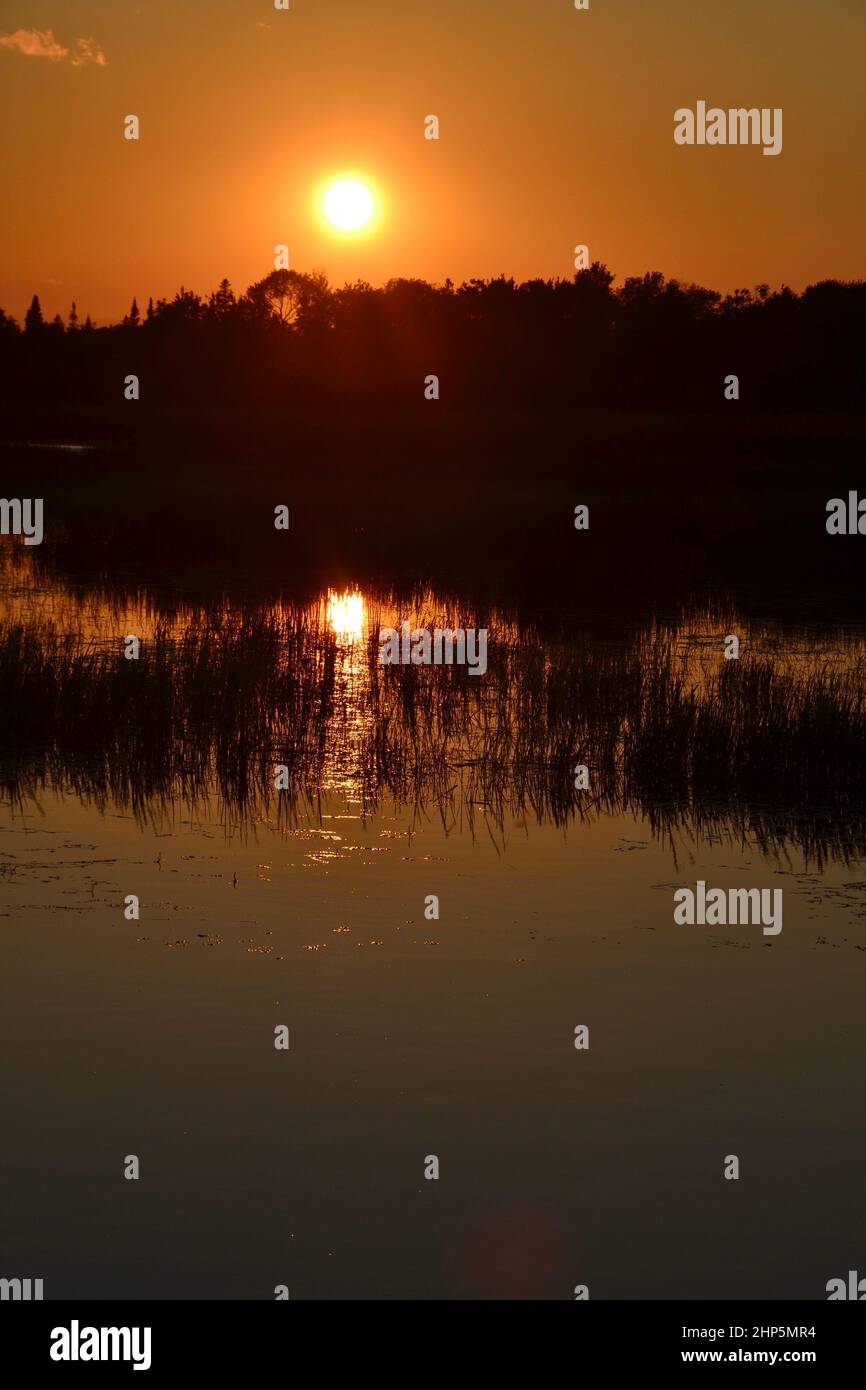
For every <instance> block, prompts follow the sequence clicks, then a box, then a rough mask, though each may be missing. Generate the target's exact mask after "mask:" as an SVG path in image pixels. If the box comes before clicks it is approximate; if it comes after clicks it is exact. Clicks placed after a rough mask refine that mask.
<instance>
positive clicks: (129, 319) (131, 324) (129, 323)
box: [123, 297, 141, 328]
mask: <svg viewBox="0 0 866 1390" xmlns="http://www.w3.org/2000/svg"><path fill="white" fill-rule="evenodd" d="M140 322H141V314H140V313H139V312H138V304H137V303H136V301H135V298H134V297H133V300H132V304H131V306H130V310H129V313H128V314H127V316H126V318H125V319H124V320H123V326H124V328H137V327H138V325H139V323H140Z"/></svg>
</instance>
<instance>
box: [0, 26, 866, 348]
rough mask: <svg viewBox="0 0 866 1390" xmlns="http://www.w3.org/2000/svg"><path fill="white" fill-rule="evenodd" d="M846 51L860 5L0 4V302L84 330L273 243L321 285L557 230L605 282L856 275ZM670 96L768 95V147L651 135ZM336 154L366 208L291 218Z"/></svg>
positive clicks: (447, 262)
mask: <svg viewBox="0 0 866 1390" xmlns="http://www.w3.org/2000/svg"><path fill="white" fill-rule="evenodd" d="M864 59H866V0H729V3H724V0H716V3H713V4H710V3H697V0H653V3H647V0H589V9H588V10H585V11H578V10H575V8H574V3H573V0H290V9H289V10H288V11H277V10H275V8H274V0H183V3H180V0H147V3H146V4H144V3H142V4H140V5H136V4H135V3H134V0H133V2H132V3H121V2H120V0H62V3H57V2H56V0H55V3H48V0H21V2H20V3H18V2H17V0H0V169H2V179H3V189H4V198H3V206H2V210H0V306H2V307H3V308H4V309H5V310H6V311H7V312H9V313H12V314H14V315H15V316H16V317H17V318H19V319H20V318H21V317H22V316H23V313H24V311H25V309H26V307H27V304H28V303H29V302H30V298H31V296H32V295H33V294H34V293H38V294H39V296H40V300H41V302H42V305H43V309H44V311H45V312H46V314H47V315H48V316H53V314H55V313H56V312H60V313H62V314H63V315H64V316H65V315H66V314H67V313H68V310H69V306H70V302H71V301H72V300H73V299H74V300H75V301H76V302H77V306H78V312H79V315H80V316H81V317H82V318H83V317H84V315H85V314H87V313H89V314H90V315H91V316H92V317H93V318H94V319H95V320H96V321H97V322H101V323H104V322H107V321H110V320H113V319H116V318H119V317H120V316H122V314H123V313H125V312H126V310H127V308H128V306H129V303H130V301H131V299H132V296H133V295H135V296H136V297H137V299H138V302H139V304H140V305H141V304H143V303H144V304H146V302H147V298H148V296H149V295H152V296H153V297H154V299H156V298H158V297H162V296H165V297H169V296H171V295H173V294H174V292H175V291H176V290H177V289H178V288H179V287H180V286H181V285H184V286H185V287H186V288H188V289H193V290H197V291H199V292H201V293H207V292H208V291H210V290H211V289H213V288H214V287H215V286H216V285H217V283H218V282H219V281H220V280H221V279H222V278H223V276H227V277H228V278H229V279H230V280H231V282H232V284H233V286H234V287H235V289H236V290H237V291H241V290H243V289H245V288H246V286H247V285H248V284H250V283H251V282H252V281H254V280H256V279H260V278H261V277H262V276H263V275H266V274H267V273H268V272H269V271H270V270H272V269H273V268H274V247H275V246H276V245H278V244H285V245H287V246H288V248H289V263H290V265H291V267H292V268H293V269H296V270H310V269H313V268H320V269H324V270H325V271H326V272H327V274H328V276H329V279H330V280H331V282H332V283H333V284H338V285H339V284H342V283H343V282H344V281H355V280H357V279H363V280H367V281H369V282H371V283H372V284H381V283H383V282H384V281H386V280H387V279H389V278H391V277H392V276H420V277H423V278H425V279H428V280H432V281H437V282H441V281H443V280H444V279H445V278H446V277H451V279H452V280H454V281H457V282H459V281H461V280H463V279H468V278H470V277H472V276H491V275H498V274H500V273H504V274H506V275H514V276H515V277H516V278H518V279H528V278H531V277H534V276H556V275H561V276H570V275H572V274H573V273H574V248H575V246H576V245H577V244H578V243H580V244H585V245H587V246H588V248H589V254H590V257H591V259H593V260H595V259H598V260H601V261H604V262H605V263H606V264H607V265H608V267H609V268H610V269H611V270H612V271H613V272H614V274H615V275H616V277H617V279H618V280H621V279H622V278H624V277H625V276H626V275H637V274H642V273H643V272H644V271H647V270H661V271H663V272H664V273H665V274H666V275H669V276H673V277H676V278H678V279H681V280H685V281H695V282H697V283H700V284H704V285H708V286H710V287H712V288H715V289H721V290H723V291H727V290H732V289H734V288H737V287H739V286H752V285H755V284H758V283H761V282H767V283H769V284H771V285H773V286H776V285H780V284H783V283H785V284H789V285H791V286H792V287H793V288H794V289H801V288H802V287H803V286H804V285H806V284H808V283H810V282H813V281H815V280H819V279H825V278H829V277H837V278H840V279H859V278H863V277H864V275H866V266H864V259H866V258H864V250H863V248H864V245H866V198H864V196H863V191H864V186H866V180H864V174H866V154H864V151H866V139H864V137H866V97H864V83H863V76H862V74H863V69H864ZM699 100H701V101H706V102H707V104H708V105H709V106H719V107H722V108H728V107H738V106H747V107H753V106H754V107H759V108H764V107H768V108H776V107H781V108H782V110H783V148H782V152H781V154H779V155H778V156H776V157H766V156H764V155H763V154H762V150H761V148H760V147H754V146H725V147H709V146H678V145H677V144H675V142H674V139H673V132H674V112H675V110H676V109H678V108H680V107H686V106H688V107H692V108H694V107H695V106H696V103H697V102H698V101H699ZM129 114H135V115H137V116H138V117H139V120H140V126H141V134H140V139H139V140H138V141H129V140H125V139H124V138H123V124H124V117H125V116H127V115H129ZM428 115H436V116H438V118H439V122H440V138H439V139H438V140H437V141H433V140H425V138H424V120H425V117H426V116H428ZM347 170H351V171H359V172H361V173H363V174H365V175H366V176H367V177H368V178H369V179H370V180H372V182H373V185H374V187H375V189H376V191H377V193H378V195H379V197H380V200H381V205H380V206H381V215H380V217H379V218H378V220H377V224H376V229H375V230H374V231H373V232H371V233H370V234H369V235H367V236H364V237H361V238H354V239H351V240H348V239H346V238H338V237H336V236H333V235H331V234H329V233H328V232H327V231H326V230H325V228H324V227H323V226H322V224H321V220H320V219H319V218H318V217H317V216H316V215H315V211H314V195H315V192H316V190H317V189H318V188H319V187H320V186H321V184H322V182H323V181H324V180H326V179H327V178H328V177H329V176H331V175H332V174H334V175H336V174H338V173H341V172H344V171H347Z"/></svg>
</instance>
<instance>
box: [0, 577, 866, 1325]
mask: <svg viewBox="0 0 866 1390" xmlns="http://www.w3.org/2000/svg"><path fill="white" fill-rule="evenodd" d="M4 573H5V585H4V609H3V612H4V624H5V627H4V632H5V633H6V637H7V642H6V646H5V647H4V663H5V675H4V680H5V682H6V683H5V684H4V691H5V697H6V703H7V710H6V711H4V719H6V714H7V712H11V713H10V717H9V719H6V722H7V726H9V724H10V721H11V727H12V732H13V733H15V735H16V737H15V738H14V739H13V738H12V737H11V734H10V733H9V729H8V727H7V736H6V739H5V742H4V744H3V787H4V798H3V805H2V817H0V878H2V909H0V918H2V923H0V925H2V930H0V951H2V963H0V977H2V980H3V990H2V997H3V1007H2V1014H0V1018H2V1022H0V1030H2V1032H0V1046H2V1052H3V1056H4V1060H5V1065H4V1067H3V1069H2V1080H0V1092H2V1105H3V1113H4V1115H5V1116H6V1126H5V1139H4V1144H3V1148H2V1160H0V1172H2V1183H3V1190H4V1192H6V1193H7V1196H8V1195H10V1194H11V1195H12V1197H13V1200H11V1201H9V1202H8V1203H7V1206H6V1213H5V1217H4V1222H3V1231H2V1237H0V1243H2V1264H3V1272H4V1273H8V1274H10V1275H11V1274H19V1275H21V1276H31V1277H42V1278H44V1280H45V1293H46V1297H70V1296H81V1297H86V1298H87V1297H94V1298H96V1297H116V1298H147V1297H171V1298H264V1299H269V1298H272V1297H273V1292H274V1286H275V1285H277V1284H286V1285H288V1287H289V1289H290V1292H291V1297H292V1298H293V1299H294V1298H352V1297H359V1296H360V1297H366V1298H401V1297H420V1298H455V1297H456V1298H477V1297H521V1296H522V1297H545V1298H564V1299H568V1298H571V1297H573V1289H574V1286H575V1285H576V1284H587V1285H588V1286H589V1290H590V1296H591V1297H592V1298H616V1297H625V1298H638V1297H641V1298H670V1297H691V1298H706V1297H710V1298H729V1297H730V1298H736V1297H745V1298H823V1297H825V1296H826V1295H825V1291H824V1289H825V1284H826V1282H827V1280H828V1279H830V1278H832V1277H834V1276H836V1275H839V1274H844V1273H845V1271H847V1270H848V1269H849V1268H857V1267H858V1262H859V1263H860V1264H861V1265H862V1260H863V1239H864V1238H863V1232H862V1229H861V1227H862V1221H861V1216H860V1209H861V1201H860V1197H861V1191H862V1165H863V1152H864V1145H866V1110H864V1104H863V1089H864V1088H863V1081H862V1076H861V1073H862V1061H861V1059H862V1056H863V1051H864V1047H866V1015H864V1011H863V1008H862V998H863V990H864V983H866V930H864V922H866V865H864V853H866V848H864V839H863V820H862V806H863V798H862V795H861V792H862V778H863V763H862V759H861V760H860V761H859V762H857V763H855V764H854V765H853V766H852V756H853V755H854V754H856V752H857V750H858V748H860V743H859V739H860V735H861V728H860V725H859V724H858V723H857V720H856V718H855V717H854V716H853V715H852V705H851V699H852V691H854V692H855V693H856V691H857V690H861V691H862V689H863V688H864V686H863V681H862V670H863V661H864V644H863V636H862V634H858V633H856V632H847V633H834V634H827V633H823V634H818V633H815V632H791V631H782V630H780V629H775V630H774V629H767V628H763V629H761V630H756V631H750V629H749V628H748V625H747V624H746V623H745V622H743V621H741V620H739V619H738V617H737V615H736V614H735V613H731V612H727V613H725V614H719V613H713V612H711V611H703V612H700V613H694V614H690V615H687V616H686V617H685V618H683V619H682V620H681V621H679V622H678V623H675V624H673V625H671V626H666V627H663V626H660V625H654V626H645V627H642V628H640V629H635V631H633V632H631V633H627V634H624V635H620V636H619V637H618V639H617V641H616V642H614V641H603V640H602V639H601V638H600V637H599V636H598V634H597V633H594V632H592V631H589V630H579V629H578V630H575V629H571V630H570V631H568V632H565V630H564V629H560V630H558V631H557V633H556V635H554V636H550V635H549V633H548V632H547V631H545V629H544V625H543V624H540V623H537V622H536V623H532V624H531V623H528V622H526V621H524V620H521V619H520V618H519V617H518V616H515V615H502V614H497V613H487V614H485V615H481V616H482V617H483V619H484V621H485V622H486V624H487V627H488V630H489V649H490V667H489V670H488V673H487V675H485V676H484V677H483V678H473V677H469V676H467V675H466V673H465V672H454V671H443V670H438V669H431V668H411V669H409V670H406V671H404V670H402V669H400V670H386V669H383V668H381V667H377V665H376V662H375V640H376V633H377V632H378V629H379V627H380V625H391V624H392V623H393V624H395V625H396V624H397V623H398V622H399V621H401V620H402V619H403V618H406V619H408V620H409V621H410V622H412V624H413V626H414V625H416V624H418V625H421V626H424V625H429V626H432V625H433V623H434V622H435V621H436V620H437V619H438V618H440V617H441V618H442V619H443V621H444V620H445V619H446V618H447V619H450V621H451V624H452V625H453V624H454V623H455V622H456V621H457V620H458V619H462V620H463V621H464V622H466V623H468V622H470V620H471V619H472V618H474V617H476V616H477V615H473V614H471V613H469V612H466V611H465V610H463V609H461V607H460V605H459V602H457V601H456V600H455V599H454V598H453V597H450V598H448V599H446V598H444V597H442V596H437V595H433V594H430V593H423V594H417V595H415V596H414V597H413V598H412V599H411V600H406V599H405V598H404V599H400V600H398V599H397V598H395V596H394V595H389V594H380V595H374V594H353V593H349V592H347V593H343V592H340V593H331V594H330V595H329V593H328V591H327V590H325V591H323V592H322V593H321V594H320V595H316V596H315V597H314V598H313V599H312V600H304V602H302V603H298V604H293V603H292V602H291V601H290V600H288V599H285V600H282V601H280V602H274V603H272V604H271V603H269V604H268V605H258V606H255V605H249V604H242V603H233V602H231V601H229V600H223V601H222V602H221V603H220V604H214V605H212V606H211V607H209V608H207V609H198V608H191V607H189V606H185V605H184V603H183V602H181V601H178V602H177V603H175V604H174V605H171V606H167V605H165V604H164V603H158V602H157V601H156V600H155V599H154V598H153V597H152V596H146V595H134V596H133V597H131V598H130V597H128V596H127V597H125V598H123V599H122V600H118V599H117V598H116V597H112V596H110V595H109V594H108V593H107V592H105V591H99V590H91V591H88V592H86V593H84V594H78V595H76V594H75V593H73V592H72V591H71V590H68V589H66V588H65V587H64V586H63V585H62V584H61V583H60V582H59V581H51V582H49V581H47V580H46V579H44V577H43V578H40V577H38V576H37V575H35V574H34V573H33V572H32V571H31V569H30V567H29V562H28V557H26V556H24V557H23V558H18V556H17V553H16V556H15V557H13V558H12V559H9V558H8V555H7V564H6V569H5V572H4ZM16 625H19V626H20V631H21V633H22V634H23V636H22V637H21V638H20V639H16V640H17V645H16V643H15V642H13V643H11V644H10V642H9V640H8V634H9V632H10V630H11V629H12V628H14V627H15V626H16ZM729 632H737V633H738V634H739V635H740V638H741V642H742V650H743V655H742V658H741V663H740V664H739V665H738V664H737V663H726V662H724V659H723V657H722V650H723V638H724V635H725V634H726V633H729ZM127 634H137V635H138V636H139V637H140V638H141V641H142V652H141V659H140V661H139V662H125V661H124V660H123V658H122V655H121V651H122V645H123V638H124V637H125V636H126V635H127ZM64 644H65V645H64ZM40 661H42V662H43V663H44V664H43V665H40V664H39V663H40ZM728 667H731V668H733V667H737V669H733V670H730V671H729V670H728V669H727V668H728ZM750 670H751V673H752V674H751V675H750V674H749V673H750ZM770 671H771V672H772V679H771V678H770V676H769V675H767V673H768V672H770ZM60 672H64V673H65V674H58V673H60ZM747 679H748V680H752V682H753V683H752V684H751V685H748V686H747V685H746V684H745V682H746V680H747ZM55 682H56V689H55ZM130 682H137V684H136V685H134V686H133V685H130ZM737 682H739V683H740V685H737ZM768 682H769V684H768ZM810 682H811V684H810ZM816 682H817V684H816ZM741 686H742V688H741ZM27 691H31V692H32V693H31V695H30V696H29V697H27V698H25V696H24V695H23V694H22V692H27ZM16 692H17V693H16ZM52 692H53V693H52ZM810 692H811V693H810ZM43 700H44V702H45V704H44V707H43V705H42V703H41V701H43ZM833 701H836V702H837V704H835V705H834V704H833ZM762 702H763V703H762ZM828 702H829V703H828ZM846 721H847V722H846ZM750 753H751V754H752V756H751V757H750V756H749V755H750ZM279 762H284V763H286V764H287V765H288V766H289V767H290V769H291V785H290V788H289V790H288V791H287V792H282V793H280V792H277V791H276V790H274V788H273V778H272V769H273V765H274V764H275V763H279ZM577 763H586V764H587V765H588V766H589V767H590V779H591V785H590V789H589V791H585V792H576V791H575V790H574V787H573V771H574V766H575V765H576V764H577ZM822 769H823V771H822ZM698 879H704V880H706V882H707V884H708V885H712V886H715V887H722V888H728V887H743V888H750V887H763V888H782V889H783V892H784V926H783V930H782V932H781V933H780V934H779V935H778V936H775V937H768V936H764V935H763V934H762V931H761V928H760V926H757V925H755V926H753V925H747V926H727V927H713V926H677V925H675V923H674V919H673V893H674V891H675V890H676V889H677V888H678V887H681V886H691V887H694V885H695V883H696V881H697V880H698ZM129 894H135V895H137V896H138V898H139V899H140V918H139V920H137V921H136V920H127V919H126V918H125V916H124V900H125V898H126V896H127V895H129ZM431 894H435V895H437V896H438V898H439V918H438V920H429V919H427V918H426V917H425V899H426V898H427V897H428V895H431ZM279 1024H285V1025H287V1026H288V1028H289V1029H290V1038H291V1045H290V1049H289V1051H288V1052H285V1051H277V1050H275V1048H274V1029H275V1027H276V1026H277V1025H279ZM580 1024H585V1025H587V1026H588V1028H589V1037H590V1046H589V1049H588V1050H585V1051H579V1050H576V1049H575V1047H574V1033H575V1028H576V1027H577V1026H578V1025H580ZM129 1154H135V1155H137V1156H138V1158H139V1160H140V1165H141V1176H140V1179H139V1181H137V1182H130V1181H125V1180H124V1177H123V1167H124V1159H125V1156H126V1155H129ZM730 1154H736V1155H737V1156H738V1157H739V1160H740V1179H739V1181H736V1182H733V1181H726V1180H725V1179H724V1177H723V1169H724V1163H725V1158H726V1156H727V1155H730ZM428 1155H436V1156H437V1157H438V1159H439V1162H440V1177H439V1180H438V1181H427V1180H425V1177H424V1167H425V1159H426V1157H427V1156H428Z"/></svg>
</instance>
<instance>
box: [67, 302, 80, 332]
mask: <svg viewBox="0 0 866 1390" xmlns="http://www.w3.org/2000/svg"><path fill="white" fill-rule="evenodd" d="M77 329H78V310H77V309H76V307H75V300H74V299H73V301H72V308H71V309H70V310H69V331H70V333H75V332H76V330H77Z"/></svg>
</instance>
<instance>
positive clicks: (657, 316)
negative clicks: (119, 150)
mask: <svg viewBox="0 0 866 1390" xmlns="http://www.w3.org/2000/svg"><path fill="white" fill-rule="evenodd" d="M864 329H866V281H856V282H851V283H841V282H839V281H835V280H825V281H822V282H820V283H817V284H814V285H810V286H809V287H808V288H807V289H805V290H804V291H803V293H802V294H796V293H794V292H793V291H792V290H790V289H788V288H784V287H783V288H782V289H780V290H777V291H771V290H770V289H769V288H768V286H766V285H760V286H758V287H757V288H756V289H754V290H752V291H749V290H737V291H735V292H734V293H733V294H729V295H725V296H723V295H721V294H719V293H718V292H717V291H714V290H709V289H704V288H702V287H700V286H697V285H685V284H681V283H680V282H678V281H676V280H668V279H665V277H664V276H663V275H662V274H660V273H659V272H651V273H649V274H646V275H643V276H637V277H631V278H629V279H626V280H625V281H624V282H623V284H622V285H620V286H619V287H615V285H614V283H613V276H612V274H611V273H610V271H608V269H607V268H606V267H605V266H604V265H603V264H601V263H600V262H595V263H594V264H593V265H592V266H591V267H590V268H589V269H587V270H584V271H580V272H578V273H577V274H575V275H574V277H573V278H572V279H570V280H564V279H563V280H560V279H557V280H540V279H536V280H529V281H526V282H524V283H517V282H516V281H515V280H513V279H506V278H505V277H504V276H499V277H498V278H495V279H489V280H481V279H473V280H470V281H468V282H466V283H464V284H461V285H459V286H457V285H454V284H452V282H451V281H450V280H449V281H446V282H445V284H444V285H431V284H428V283H427V282H426V281H423V280H417V279H395V280H389V281H388V283H387V284H386V285H384V286H383V287H381V288H374V287H373V286H371V285H369V284H367V283H365V282H363V281H358V282H357V283H355V284H351V285H345V286H343V287H342V288H341V289H337V288H332V287H330V286H329V284H328V281H327V278H326V276H325V275H324V274H323V273H322V272H319V271H316V272H313V273H311V274H305V273H300V272H297V271H290V270H276V271H273V272H271V274H269V275H267V276H265V277H264V279H262V280H259V281H257V282H256V283H255V284H253V285H250V286H249V288H248V289H247V290H246V291H245V292H244V293H243V294H241V295H236V294H235V292H234V291H233V289H232V287H231V285H230V284H229V282H228V281H227V280H223V281H222V282H221V284H220V285H219V287H218V289H216V290H214V291H213V292H212V293H211V294H209V295H208V296H206V297H202V296H201V295H199V294H196V293H193V292H192V291H190V290H187V289H185V288H181V289H180V290H179V291H178V293H177V294H176V295H175V296H174V298H173V299H160V300H158V301H157V302H156V303H153V301H150V302H148V304H147V307H146V308H145V310H144V312H141V310H140V308H139V305H138V303H137V302H136V300H133V301H132V305H131V308H130V311H129V313H128V314H127V315H126V317H125V318H124V319H123V321H122V322H121V323H119V324H115V325H111V326H109V327H94V326H93V324H92V323H91V321H90V318H89V317H86V318H85V320H84V322H83V324H82V322H81V320H80V316H79V311H78V309H77V307H76V305H75V304H73V305H72V309H71V311H70V314H69V316H68V320H67V322H66V323H64V322H63V321H62V320H61V319H60V317H59V316H57V317H56V318H55V319H54V321H53V322H51V323H46V322H44V320H43V315H42V311H41V308H40V305H39V301H38V299H37V297H36V296H34V298H33V302H32V304H31V307H30V309H29V310H28V312H27V315H26V319H25V325H24V328H23V331H22V330H21V329H19V327H18V325H17V324H16V323H15V321H14V320H13V319H11V318H10V317H9V316H8V315H6V314H5V313H3V311H2V310H0V383H2V384H0V393H2V398H3V400H4V403H5V404H7V405H9V404H14V405H16V406H19V405H28V404H32V405H33V406H34V407H36V408H40V407H41V408H43V409H46V410H50V409H51V408H53V407H54V406H56V405H58V404H60V405H74V406H75V407H76V408H79V409H85V408H86V409H89V408H91V407H92V408H93V409H94V410H95V411H98V410H99V409H100V408H104V407H106V406H116V405H117V402H118V401H121V402H122V400H123V382H124V379H125V378H126V377H127V376H128V375H130V374H134V375H136V376H138V377H139V378H140V381H141V406H142V408H143V409H144V410H147V411H150V410H154V409H155V410H157V411H159V410H162V409H165V410H175V409H183V408H184V407H187V406H193V407H195V408H197V409H201V408H203V407H206V406H208V405H213V406H217V405H219V406H220V407H225V406H250V407H254V408H270V407H277V408H279V407H281V406H290V407H295V406H298V407H299V406H307V405H310V406H315V404H316V402H321V401H326V400H334V399H337V400H340V401H343V402H347V401H348V402H358V403H360V404H362V405H363V404H365V403H366V404H369V403H370V402H371V401H377V400H387V401H389V402H393V401H401V400H402V401H406V402H407V403H409V404H411V403H413V402H415V401H422V402H423V401H424V389H425V379H426V378H428V377H429V376H431V375H435V376H437V377H438V378H439V379H440V390H441V400H442V401H443V402H445V403H448V404H459V405H462V406H466V407H468V408H476V409H477V408H481V409H484V408H487V407H491V408H497V409H501V408H502V407H503V405H511V406H515V407H517V408H521V409H524V408H529V409H532V408H535V407H544V408H550V407H552V406H553V407H556V408H564V409H570V408H573V407H579V408H596V407H600V408H605V409H608V408H614V409H621V408H635V409H651V410H658V409H666V410H667V409H676V410H680V411H692V410H701V409H706V408H709V409H719V408H722V407H723V406H724V404H725V402H724V383H725V378H726V377H728V376H729V375H736V376H737V377H738V378H739V381H740V384H741V402H742V408H744V409H750V410H755V409H758V410H761V409H769V410H779V409H788V408H790V409H795V408H796V409H798V410H804V409H805V410H809V411H814V410H834V409H835V410H847V409H852V408H855V407H858V406H859V405H860V404H861V400H862V368H861V365H860V352H861V348H862V342H863V337H864ZM731 408H732V409H736V408H737V407H736V406H734V405H732V407H731ZM95 418H97V419H98V416H97V417H95Z"/></svg>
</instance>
